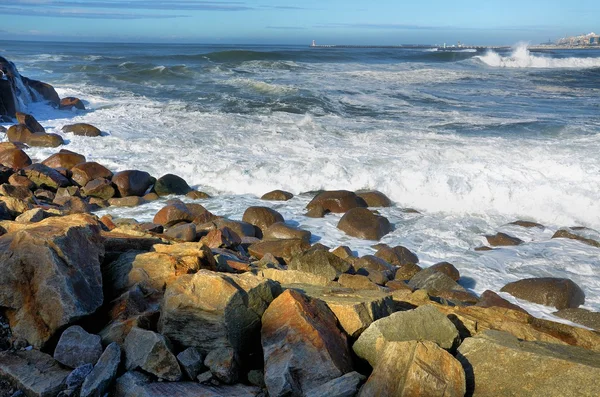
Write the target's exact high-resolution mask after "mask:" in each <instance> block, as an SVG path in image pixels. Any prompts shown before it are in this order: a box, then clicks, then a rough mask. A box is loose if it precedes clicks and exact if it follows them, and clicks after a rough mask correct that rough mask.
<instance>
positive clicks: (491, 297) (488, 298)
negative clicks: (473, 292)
mask: <svg viewBox="0 0 600 397" xmlns="http://www.w3.org/2000/svg"><path fill="white" fill-rule="evenodd" d="M477 306H481V307H503V308H506V309H510V310H516V311H520V312H523V313H527V311H525V309H523V308H522V307H520V306H517V305H515V304H514V303H510V302H509V301H507V300H506V299H504V298H503V297H501V296H500V295H498V294H497V293H495V292H493V291H490V290H486V291H484V292H483V294H481V298H480V300H479V302H478V303H477Z"/></svg>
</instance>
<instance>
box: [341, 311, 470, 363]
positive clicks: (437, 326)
mask: <svg viewBox="0 0 600 397" xmlns="http://www.w3.org/2000/svg"><path fill="white" fill-rule="evenodd" d="M411 340H414V341H430V342H434V343H436V344H437V345H439V346H440V347H441V348H442V349H446V350H453V349H455V348H456V347H457V346H458V344H459V342H460V337H459V334H458V330H457V329H456V327H455V326H454V324H452V322H451V321H450V320H448V318H447V317H446V316H445V315H444V314H443V313H441V312H440V311H439V310H437V309H436V308H435V307H433V306H431V305H425V306H420V307H418V308H416V309H414V310H408V311H404V312H396V313H393V314H392V315H390V316H389V317H385V318H382V319H379V320H377V321H375V322H373V324H371V325H370V326H369V328H367V329H366V330H365V331H364V332H363V333H362V334H361V335H360V337H359V338H358V340H357V341H356V343H355V344H354V345H353V346H352V348H353V349H354V352H355V353H356V354H357V355H358V356H359V357H361V358H363V359H365V360H367V361H368V362H369V363H370V364H371V366H372V367H374V368H375V367H376V365H377V362H378V361H379V358H380V356H381V354H382V352H384V351H385V350H386V349H387V345H388V344H389V343H390V342H404V341H411Z"/></svg>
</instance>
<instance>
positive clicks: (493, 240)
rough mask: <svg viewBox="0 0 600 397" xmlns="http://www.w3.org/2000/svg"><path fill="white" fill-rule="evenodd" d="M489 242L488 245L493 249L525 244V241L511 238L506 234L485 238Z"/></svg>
mask: <svg viewBox="0 0 600 397" xmlns="http://www.w3.org/2000/svg"><path fill="white" fill-rule="evenodd" d="M485 238H486V239H487V241H488V244H489V245H491V246H492V247H500V246H514V245H521V244H523V240H521V239H519V238H516V237H512V236H509V235H508V234H506V233H496V234H494V235H491V236H485Z"/></svg>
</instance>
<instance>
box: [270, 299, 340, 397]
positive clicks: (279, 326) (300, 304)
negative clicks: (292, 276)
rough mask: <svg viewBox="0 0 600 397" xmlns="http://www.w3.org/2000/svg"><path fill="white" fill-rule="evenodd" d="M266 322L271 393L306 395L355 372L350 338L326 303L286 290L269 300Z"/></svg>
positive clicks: (271, 394)
mask: <svg viewBox="0 0 600 397" xmlns="http://www.w3.org/2000/svg"><path fill="white" fill-rule="evenodd" d="M262 323H263V326H262V331H261V335H262V346H263V351H264V360H265V383H266V385H267V389H268V391H269V395H270V396H272V397H276V396H284V395H303V394H304V393H306V392H308V391H309V390H312V389H315V388H317V387H319V386H321V385H323V384H324V383H327V382H329V381H331V380H334V379H337V378H339V377H341V376H342V375H344V374H346V373H348V372H351V371H352V364H351V358H350V352H349V350H348V344H347V341H346V338H345V336H344V335H343V334H342V333H341V332H340V330H339V329H338V328H337V326H336V318H335V315H334V314H333V313H332V312H331V310H330V309H329V308H328V307H327V306H326V305H325V303H323V302H321V301H319V300H317V299H311V298H308V297H307V296H305V295H302V294H301V293H299V292H297V291H293V290H287V291H285V292H284V293H283V294H281V295H280V296H279V297H278V298H277V299H275V300H274V301H273V302H272V303H271V305H270V306H269V308H268V309H267V310H266V311H265V313H264V315H263V318H262Z"/></svg>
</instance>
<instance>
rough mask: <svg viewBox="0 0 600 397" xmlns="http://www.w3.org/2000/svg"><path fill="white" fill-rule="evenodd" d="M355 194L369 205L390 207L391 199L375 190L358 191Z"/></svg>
mask: <svg viewBox="0 0 600 397" xmlns="http://www.w3.org/2000/svg"><path fill="white" fill-rule="evenodd" d="M356 195H357V196H358V197H360V198H361V199H363V200H364V201H365V203H367V205H368V206H369V207H391V206H392V200H390V199H389V198H388V197H387V196H386V195H385V194H383V193H381V192H379V191H377V190H368V191H358V192H356Z"/></svg>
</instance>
